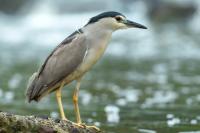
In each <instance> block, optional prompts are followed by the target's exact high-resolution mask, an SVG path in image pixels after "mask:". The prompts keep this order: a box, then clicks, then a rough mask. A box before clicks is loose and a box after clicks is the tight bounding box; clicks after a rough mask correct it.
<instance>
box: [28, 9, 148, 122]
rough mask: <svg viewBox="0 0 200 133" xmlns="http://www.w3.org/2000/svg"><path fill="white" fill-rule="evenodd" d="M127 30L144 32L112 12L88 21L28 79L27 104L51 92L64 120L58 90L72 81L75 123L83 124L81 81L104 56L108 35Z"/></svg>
mask: <svg viewBox="0 0 200 133" xmlns="http://www.w3.org/2000/svg"><path fill="white" fill-rule="evenodd" d="M128 28H141V29H147V27H146V26H144V25H142V24H139V23H136V22H133V21H130V20H128V19H127V18H126V17H125V15H123V14H122V13H119V12H116V11H106V12H103V13H100V14H98V15H96V16H94V17H92V18H90V19H89V21H88V22H87V23H86V24H85V25H84V26H83V27H82V28H79V29H78V30H75V32H73V33H72V34H71V35H69V36H68V37H66V38H65V39H64V40H63V41H62V42H61V43H60V44H59V45H58V46H57V47H56V48H55V49H54V50H53V51H52V52H51V53H50V54H49V56H48V57H47V58H46V60H45V61H44V63H43V64H42V65H41V67H40V68H39V69H38V71H37V72H35V73H33V75H32V76H31V77H30V79H29V81H28V85H27V90H26V98H27V100H28V102H29V103H30V102H31V101H36V102H38V101H40V100H41V99H42V98H43V97H45V96H47V95H48V94H50V93H52V92H55V93H56V99H57V103H58V107H59V111H60V116H61V119H62V120H68V119H67V118H66V117H65V113H64V109H63V104H62V98H61V97H62V95H61V94H62V89H63V87H64V86H65V85H68V84H69V83H71V82H72V81H76V87H75V90H74V93H73V104H74V110H75V115H76V121H77V122H76V123H77V124H78V125H81V124H83V123H82V120H81V116H80V111H79V106H78V95H79V89H80V83H81V79H82V78H83V76H84V75H85V74H86V73H87V72H88V71H89V70H90V69H91V68H92V66H93V65H94V64H95V63H96V62H97V61H98V60H99V59H100V57H101V56H102V55H103V54H104V51H105V49H106V48H107V46H108V44H109V41H110V40H111V37H112V33H113V32H115V31H117V30H120V29H128Z"/></svg>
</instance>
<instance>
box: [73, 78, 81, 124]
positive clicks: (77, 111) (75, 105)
mask: <svg viewBox="0 0 200 133" xmlns="http://www.w3.org/2000/svg"><path fill="white" fill-rule="evenodd" d="M80 84H81V80H80V79H78V80H77V84H76V88H75V91H74V95H73V102H74V109H75V113H76V120H77V123H78V124H81V123H82V121H81V116H80V111H79V107H78V93H79V88H80Z"/></svg>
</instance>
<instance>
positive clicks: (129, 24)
mask: <svg viewBox="0 0 200 133" xmlns="http://www.w3.org/2000/svg"><path fill="white" fill-rule="evenodd" d="M124 24H125V25H127V26H128V27H130V28H131V27H132V28H141V29H147V27H146V26H144V25H141V24H138V23H136V22H133V21H130V20H126V21H125V22H124Z"/></svg>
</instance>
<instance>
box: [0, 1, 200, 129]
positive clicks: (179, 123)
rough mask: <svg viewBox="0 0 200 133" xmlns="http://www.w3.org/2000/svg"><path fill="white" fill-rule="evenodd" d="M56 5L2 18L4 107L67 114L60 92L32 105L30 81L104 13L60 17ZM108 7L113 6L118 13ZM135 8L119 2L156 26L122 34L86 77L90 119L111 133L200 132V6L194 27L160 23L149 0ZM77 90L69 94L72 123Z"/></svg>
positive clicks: (84, 97) (84, 101)
mask: <svg viewBox="0 0 200 133" xmlns="http://www.w3.org/2000/svg"><path fill="white" fill-rule="evenodd" d="M46 2H47V1H46ZM48 2H49V4H45V3H44V4H41V5H40V6H39V7H38V6H37V4H36V5H35V6H33V8H32V9H31V10H30V11H29V12H28V13H27V14H23V13H22V14H19V15H15V16H9V15H4V14H0V19H1V21H0V29H1V30H0V35H1V36H0V43H1V45H0V75H1V76H0V110H3V111H8V112H13V113H16V114H21V115H32V114H34V115H41V114H46V115H49V116H51V117H53V118H58V117H59V112H58V107H57V104H56V100H55V94H54V93H53V94H51V95H49V96H48V97H46V98H44V99H43V100H42V101H41V102H40V103H31V104H28V103H26V102H25V96H24V91H25V88H26V83H27V79H28V77H29V76H30V75H31V74H32V73H33V72H35V71H36V70H37V68H38V67H39V65H40V64H41V63H42V62H43V60H44V59H45V57H46V56H47V55H48V53H49V52H50V51H51V50H52V49H53V48H54V47H55V46H56V45H57V44H58V43H59V42H60V41H61V40H63V39H64V38H65V37H66V36H67V35H69V34H70V33H71V32H73V31H74V30H75V29H77V28H79V27H81V26H83V25H84V24H85V23H86V22H87V20H88V19H89V18H90V17H91V16H94V15H96V14H97V13H98V11H95V10H92V11H90V12H83V13H81V14H80V13H78V12H73V13H68V14H66V13H58V10H56V9H54V7H52V4H51V2H52V1H48ZM195 2H197V3H198V1H195ZM83 3H84V2H83ZM103 3H106V2H105V1H103ZM111 3H112V2H111ZM107 4H108V5H110V6H108V7H106V9H109V10H110V9H112V8H113V7H112V6H111V5H112V4H110V2H107ZM134 4H135V5H133V7H134V8H129V11H126V10H125V9H123V6H125V7H126V4H124V5H123V6H122V5H120V3H118V4H117V5H118V6H119V5H120V6H119V10H125V11H124V12H126V13H125V14H126V15H127V16H128V17H129V18H131V19H133V20H135V21H137V22H140V23H142V24H145V25H147V26H148V28H149V29H148V30H138V29H135V30H132V29H130V30H127V31H119V32H116V33H114V35H113V39H112V42H111V44H110V45H109V47H108V49H107V51H106V54H105V56H103V58H102V59H101V60H100V61H99V62H98V63H97V64H96V65H95V67H93V69H92V70H91V72H89V73H88V74H87V75H86V76H85V77H84V79H83V82H82V85H81V90H80V96H79V98H80V102H79V105H80V109H81V116H82V119H83V121H84V122H85V123H87V124H89V125H97V126H99V127H100V128H101V129H102V130H105V131H106V132H108V133H133V132H141V133H193V132H194V133H198V132H200V113H199V110H200V106H199V103H200V89H199V86H200V82H199V81H200V76H199V75H200V71H199V70H200V67H199V66H200V63H199V60H200V54H199V53H200V47H199V45H198V44H199V42H200V40H199V34H200V33H199V30H197V29H199V26H198V25H199V24H198V21H199V18H200V17H199V9H198V12H197V13H196V14H195V15H194V16H193V17H192V18H191V19H190V21H188V22H185V23H181V22H169V23H165V24H155V22H153V21H152V20H150V19H148V17H146V16H145V12H147V9H146V7H145V4H144V3H143V2H138V1H137V2H134ZM197 5H199V4H197ZM199 7H200V6H198V8H199ZM25 9H26V8H24V10H25ZM74 86H75V83H72V84H70V85H69V86H67V87H65V89H64V90H63V103H64V108H65V112H66V116H67V117H68V118H69V119H70V120H72V121H75V113H74V109H73V103H72V94H73V89H74Z"/></svg>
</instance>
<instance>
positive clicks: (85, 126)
mask: <svg viewBox="0 0 200 133" xmlns="http://www.w3.org/2000/svg"><path fill="white" fill-rule="evenodd" d="M73 124H74V125H76V126H78V127H80V128H88V129H94V130H95V131H98V132H99V131H100V129H99V128H98V127H96V126H87V125H86V124H85V123H73Z"/></svg>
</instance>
